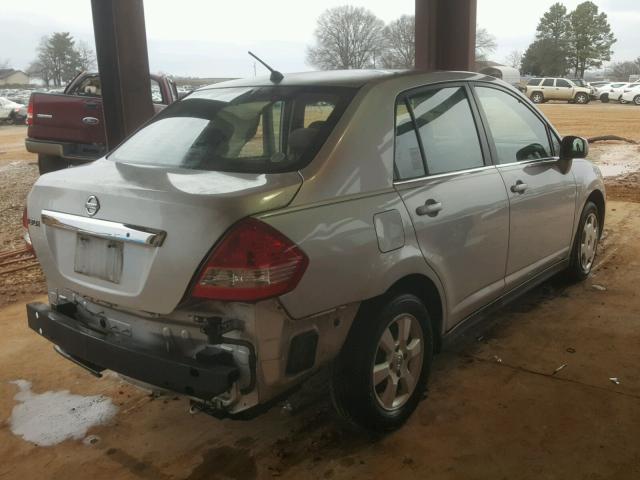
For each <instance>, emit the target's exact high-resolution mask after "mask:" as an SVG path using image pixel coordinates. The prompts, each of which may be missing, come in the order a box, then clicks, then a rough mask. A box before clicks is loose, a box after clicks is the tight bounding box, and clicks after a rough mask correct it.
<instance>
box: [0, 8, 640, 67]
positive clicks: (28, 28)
mask: <svg viewBox="0 0 640 480" xmlns="http://www.w3.org/2000/svg"><path fill="white" fill-rule="evenodd" d="M346 3H349V4H352V5H358V6H364V7H366V8H368V9H370V10H371V11H373V13H375V14H376V15H377V16H378V17H380V18H381V19H382V20H384V21H385V22H388V21H391V20H393V19H395V18H397V17H399V16H400V15H402V14H412V13H413V9H414V0H394V1H389V0H369V1H361V0H351V1H345V0H328V1H324V2H321V1H307V0H261V1H257V0H253V1H249V0H233V1H230V2H229V1H225V2H218V1H211V0H178V1H171V2H169V1H166V0H147V1H146V2H145V15H146V25H147V37H148V39H149V61H150V64H151V70H152V71H154V72H158V71H163V72H167V73H171V74H174V75H178V76H180V75H191V76H202V77H243V76H253V68H254V62H253V61H252V59H251V58H249V57H248V56H247V54H246V51H247V50H248V49H250V50H253V51H255V52H256V53H258V54H259V55H260V56H262V57H263V58H264V59H265V60H267V62H268V63H271V64H273V66H274V67H276V68H278V69H280V70H282V71H283V72H293V71H304V70H310V69H311V67H310V66H309V65H307V64H306V63H305V51H306V46H307V45H309V44H311V43H312V42H313V31H314V29H315V24H316V19H317V18H318V16H319V15H320V14H321V13H322V12H323V10H324V9H326V8H330V7H334V6H339V5H344V4H346ZM553 3H555V0H521V1H519V2H516V1H514V0H511V1H505V0H478V23H479V24H480V26H482V27H485V28H486V29H487V30H489V32H491V33H492V34H493V35H494V36H495V37H496V40H497V43H498V49H497V50H496V52H495V53H494V54H493V55H491V59H492V60H496V61H503V60H504V59H505V57H506V56H507V55H508V54H509V52H511V51H513V50H521V51H524V50H525V49H526V48H527V46H528V45H529V43H530V42H531V40H532V39H533V37H534V35H535V29H536V25H537V24H538V21H539V19H540V17H541V16H542V14H543V13H544V12H545V11H546V10H547V9H548V8H549V6H550V5H552V4H553ZM578 3H580V2H579V1H578V0H566V1H565V2H564V4H565V5H566V6H567V7H568V8H569V9H573V8H575V6H576V5H577V4H578ZM595 3H596V4H598V6H600V8H601V9H602V10H604V11H605V12H606V13H607V14H608V15H609V22H610V23H611V26H612V29H613V31H614V33H615V35H616V37H617V38H618V43H617V44H615V45H614V51H615V53H614V60H616V61H620V60H630V59H635V58H637V57H639V56H640V28H639V26H640V1H639V0H596V1H595ZM54 31H69V32H71V34H72V35H73V36H74V37H76V38H78V39H84V40H86V41H88V42H90V44H91V45H93V28H92V20H91V7H90V1H89V0H20V1H10V2H9V1H3V5H2V6H1V7H0V61H2V60H5V59H8V60H9V61H10V63H11V65H12V66H13V67H15V68H22V69H24V68H26V67H27V65H28V64H29V62H30V61H31V60H32V59H33V58H34V56H35V53H34V51H35V48H36V46H37V43H38V40H39V38H40V37H41V36H43V35H46V34H49V33H51V32H54ZM261 73H263V72H260V67H258V74H261Z"/></svg>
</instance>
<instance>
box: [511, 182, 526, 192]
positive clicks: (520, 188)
mask: <svg viewBox="0 0 640 480" xmlns="http://www.w3.org/2000/svg"><path fill="white" fill-rule="evenodd" d="M527 187H528V185H527V184H526V183H524V182H523V181H522V180H518V181H517V182H516V184H515V185H511V191H512V192H513V193H524V192H526V191H527Z"/></svg>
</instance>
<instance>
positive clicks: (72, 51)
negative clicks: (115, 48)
mask: <svg viewBox="0 0 640 480" xmlns="http://www.w3.org/2000/svg"><path fill="white" fill-rule="evenodd" d="M36 55H37V57H36V59H35V60H34V61H33V62H31V64H30V65H29V68H28V73H29V75H32V76H36V77H38V78H41V79H42V81H43V82H44V83H45V84H46V85H47V86H52V85H53V86H54V87H60V86H62V85H65V84H67V83H68V82H69V81H71V80H72V79H73V77H75V76H76V75H77V74H78V72H81V71H85V70H92V69H93V68H95V66H96V58H95V54H94V52H93V50H91V48H89V46H88V45H87V44H86V43H85V42H83V41H79V42H76V40H75V39H74V38H73V37H72V36H71V34H70V33H69V32H55V33H52V34H51V35H47V36H45V37H42V39H41V40H40V43H39V45H38V47H37V49H36Z"/></svg>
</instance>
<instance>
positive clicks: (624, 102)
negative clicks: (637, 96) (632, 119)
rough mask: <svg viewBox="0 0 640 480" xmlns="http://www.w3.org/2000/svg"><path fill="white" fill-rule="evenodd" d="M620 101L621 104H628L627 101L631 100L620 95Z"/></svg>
mask: <svg viewBox="0 0 640 480" xmlns="http://www.w3.org/2000/svg"><path fill="white" fill-rule="evenodd" d="M618 102H620V104H621V105H626V104H627V103H629V102H627V101H626V100H625V99H624V98H622V97H620V98H619V99H618Z"/></svg>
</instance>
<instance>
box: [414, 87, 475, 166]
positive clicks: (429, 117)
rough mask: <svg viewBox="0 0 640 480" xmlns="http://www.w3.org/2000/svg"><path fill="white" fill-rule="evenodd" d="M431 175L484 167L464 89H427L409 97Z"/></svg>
mask: <svg viewBox="0 0 640 480" xmlns="http://www.w3.org/2000/svg"><path fill="white" fill-rule="evenodd" d="M408 103H409V106H410V108H411V109H412V111H413V116H414V118H415V122H416V127H417V129H418V134H419V137H420V141H421V143H422V149H423V151H424V156H425V161H426V165H427V173H428V174H429V175H437V174H440V173H449V172H456V171H460V170H467V169H471V168H477V167H482V166H484V157H483V155H482V148H481V147H480V139H479V137H478V131H477V129H476V124H475V121H474V119H473V113H472V111H471V105H470V104H469V99H468V98H467V93H466V90H465V89H464V87H450V88H442V89H438V90H435V89H434V90H428V91H426V92H424V93H419V94H416V95H415V96H412V97H410V98H409V101H408Z"/></svg>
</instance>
